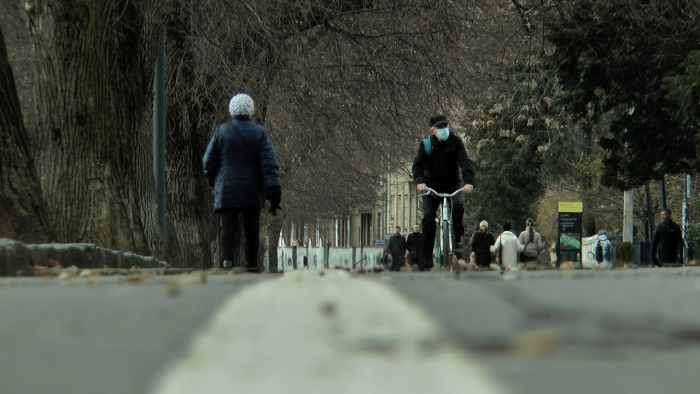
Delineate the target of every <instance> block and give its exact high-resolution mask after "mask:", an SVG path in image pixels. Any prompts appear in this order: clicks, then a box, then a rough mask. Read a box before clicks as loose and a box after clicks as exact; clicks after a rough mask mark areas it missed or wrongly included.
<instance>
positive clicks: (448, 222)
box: [420, 188, 463, 269]
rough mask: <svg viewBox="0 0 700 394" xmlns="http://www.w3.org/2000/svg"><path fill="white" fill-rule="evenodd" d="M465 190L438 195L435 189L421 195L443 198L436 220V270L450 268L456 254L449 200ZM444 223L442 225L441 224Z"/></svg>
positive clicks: (434, 251)
mask: <svg viewBox="0 0 700 394" xmlns="http://www.w3.org/2000/svg"><path fill="white" fill-rule="evenodd" d="M462 190H463V189H462V188H459V189H458V190H455V192H454V193H438V192H436V191H435V190H434V189H431V188H428V191H427V192H425V193H421V194H420V195H421V196H428V195H431V194H434V195H435V196H437V197H441V198H442V204H441V205H442V207H441V209H440V214H439V215H438V216H436V218H435V248H434V249H433V261H434V264H435V268H436V269H440V268H442V267H449V266H450V257H451V256H452V255H453V254H454V253H453V250H452V231H451V230H452V213H451V212H450V206H449V204H448V198H449V199H451V198H452V197H454V196H456V195H457V194H459V193H460V192H461V191H462ZM440 222H442V223H440Z"/></svg>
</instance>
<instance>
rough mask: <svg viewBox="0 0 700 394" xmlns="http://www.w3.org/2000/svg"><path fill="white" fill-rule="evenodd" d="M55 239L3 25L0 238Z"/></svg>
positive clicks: (0, 54)
mask: <svg viewBox="0 0 700 394" xmlns="http://www.w3.org/2000/svg"><path fill="white" fill-rule="evenodd" d="M2 237H7V238H13V239H17V240H20V241H23V242H46V241H49V240H50V239H51V237H50V235H49V232H48V231H47V228H46V223H45V221H44V211H43V201H42V198H41V190H40V189H39V184H38V182H37V177H36V172H35V169H34V163H33V162H32V158H31V155H30V148H29V141H28V138H27V130H26V129H25V127H24V122H23V120H22V112H21V110H20V106H19V99H18V97H17V89H16V87H15V80H14V76H13V75H12V68H11V67H10V64H9V62H8V58H7V50H6V48H5V39H4V37H3V34H2V29H0V238H2Z"/></svg>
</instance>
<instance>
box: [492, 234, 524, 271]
mask: <svg viewBox="0 0 700 394" xmlns="http://www.w3.org/2000/svg"><path fill="white" fill-rule="evenodd" d="M510 230H511V225H510V223H508V222H505V223H503V232H502V233H501V235H499V236H498V238H497V239H496V243H495V244H494V245H493V246H491V248H490V249H491V253H493V254H495V255H496V256H498V263H499V264H500V265H501V267H502V268H505V269H509V270H512V269H516V268H517V267H518V253H519V252H522V251H523V249H525V245H523V244H522V243H520V241H519V240H518V237H516V236H515V234H513V233H512V232H511V231H510Z"/></svg>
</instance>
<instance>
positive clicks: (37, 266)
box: [34, 261, 48, 269]
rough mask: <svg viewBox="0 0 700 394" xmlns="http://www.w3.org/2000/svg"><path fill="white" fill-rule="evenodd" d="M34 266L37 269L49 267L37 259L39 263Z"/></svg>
mask: <svg viewBox="0 0 700 394" xmlns="http://www.w3.org/2000/svg"><path fill="white" fill-rule="evenodd" d="M34 268H36V269H46V268H48V267H47V266H45V265H44V264H41V263H40V262H38V261H37V263H36V264H34Z"/></svg>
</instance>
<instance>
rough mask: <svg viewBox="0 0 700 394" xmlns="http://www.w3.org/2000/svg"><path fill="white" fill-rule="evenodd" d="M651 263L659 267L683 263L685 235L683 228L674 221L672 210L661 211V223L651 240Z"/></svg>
mask: <svg viewBox="0 0 700 394" xmlns="http://www.w3.org/2000/svg"><path fill="white" fill-rule="evenodd" d="M651 261H652V263H653V264H654V265H658V266H662V265H663V264H668V263H683V234H682V233H681V226H679V225H678V223H676V222H674V221H673V217H672V214H671V210H670V209H663V210H662V211H661V223H659V225H658V226H656V230H655V231H654V237H653V238H652V239H651Z"/></svg>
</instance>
